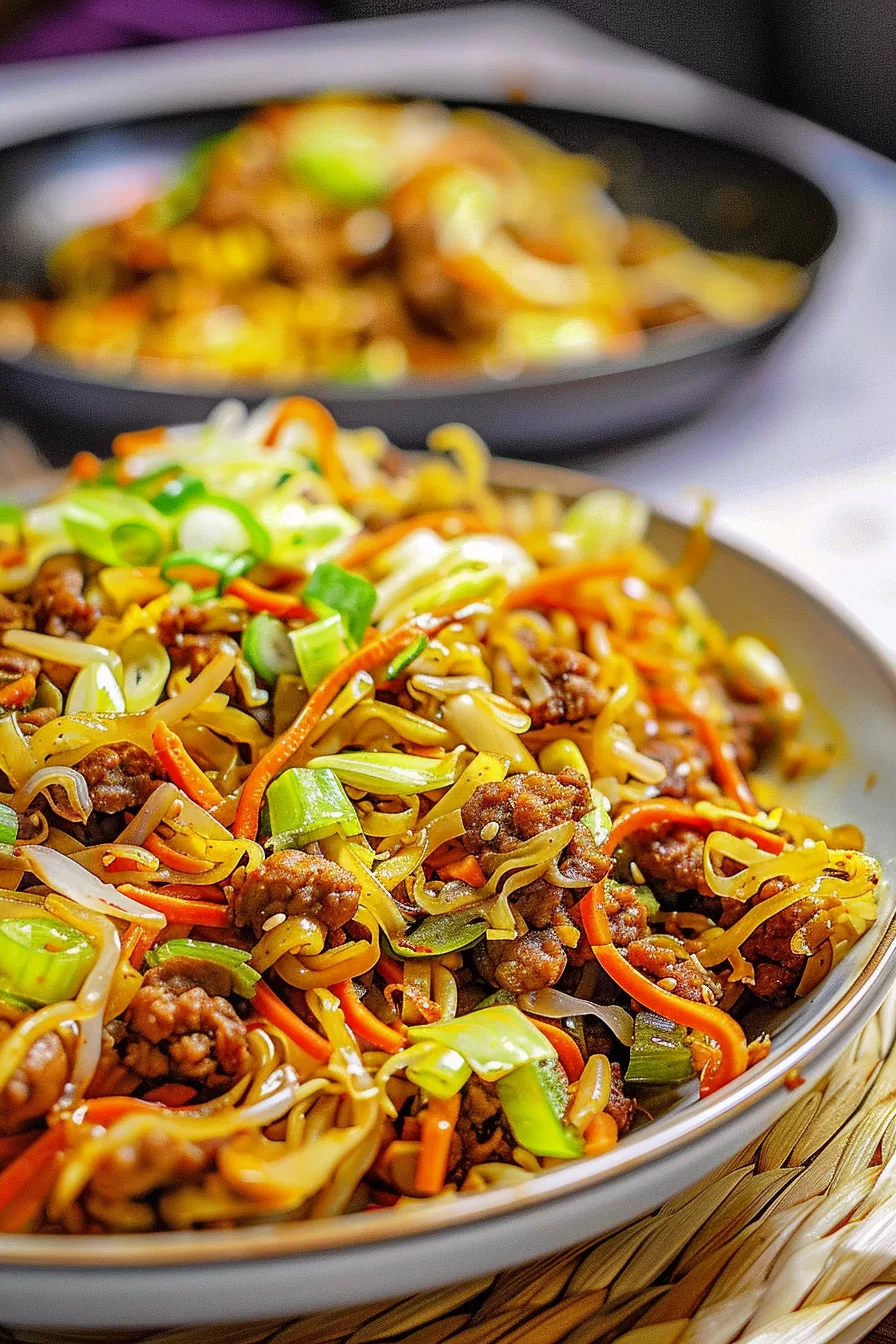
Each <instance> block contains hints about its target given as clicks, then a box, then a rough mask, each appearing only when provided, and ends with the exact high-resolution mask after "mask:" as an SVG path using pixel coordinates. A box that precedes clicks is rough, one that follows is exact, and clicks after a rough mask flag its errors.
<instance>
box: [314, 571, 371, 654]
mask: <svg viewBox="0 0 896 1344" xmlns="http://www.w3.org/2000/svg"><path fill="white" fill-rule="evenodd" d="M302 599H303V601H305V602H307V603H308V606H309V607H310V608H311V610H312V611H314V612H317V614H318V615H319V616H326V615H327V613H328V612H331V611H337V612H338V613H339V615H340V616H341V617H342V623H343V625H344V626H345V629H346V632H347V633H348V637H349V639H350V640H351V641H352V642H353V643H354V644H360V643H361V640H362V639H363V638H364V632H365V630H366V629H367V627H368V625H369V624H370V618H371V616H372V615H373V609H374V607H375V606H376V589H375V588H374V586H373V584H372V583H370V582H369V581H368V580H367V579H362V578H361V577H360V575H358V574H350V573H349V571H348V570H347V569H340V567H339V565H331V564H329V563H325V564H322V565H318V566H317V569H315V571H314V573H313V574H312V575H311V578H310V579H309V580H308V582H307V583H306V585H305V589H304V592H303V593H302Z"/></svg>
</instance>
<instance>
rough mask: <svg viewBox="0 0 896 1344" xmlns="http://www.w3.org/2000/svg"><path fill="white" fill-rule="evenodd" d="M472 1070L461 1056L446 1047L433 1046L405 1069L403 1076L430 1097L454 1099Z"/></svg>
mask: <svg viewBox="0 0 896 1344" xmlns="http://www.w3.org/2000/svg"><path fill="white" fill-rule="evenodd" d="M472 1072H473V1070H472V1069H471V1068H470V1066H469V1064H468V1063H467V1061H466V1060H465V1059H464V1057H463V1055H460V1054H458V1052H457V1051H456V1050H451V1049H449V1048H448V1047H446V1046H442V1045H434V1046H433V1047H432V1049H431V1050H428V1051H427V1052H426V1054H425V1055H423V1056H422V1057H421V1058H420V1059H418V1060H417V1062H416V1063H414V1064H409V1065H408V1067H407V1068H406V1069H405V1076H406V1077H407V1078H408V1079H409V1080H410V1081H411V1082H412V1083H414V1084H416V1086H417V1087H422V1088H423V1090H424V1092H428V1093H429V1094H430V1096H432V1097H454V1096H456V1095H457V1093H458V1092H459V1091H460V1090H461V1088H462V1087H463V1085H464V1083H466V1081H467V1079H468V1078H469V1077H470V1074H471V1073H472Z"/></svg>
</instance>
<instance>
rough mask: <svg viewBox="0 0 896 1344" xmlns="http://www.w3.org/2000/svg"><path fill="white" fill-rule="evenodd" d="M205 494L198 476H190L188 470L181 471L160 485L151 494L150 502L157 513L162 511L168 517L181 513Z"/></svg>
mask: <svg viewBox="0 0 896 1344" xmlns="http://www.w3.org/2000/svg"><path fill="white" fill-rule="evenodd" d="M204 494H205V486H204V485H203V483H202V481H200V479H199V477H198V476H191V475H190V474H189V472H186V471H185V472H182V473H181V474H180V475H179V476H175V477H174V479H173V480H169V481H167V482H166V483H165V485H163V486H162V488H161V490H159V492H158V493H157V494H155V495H153V496H152V498H151V500H150V503H151V504H152V506H153V508H154V509H158V511H159V513H164V514H165V516H166V517H168V518H170V517H172V516H173V515H174V514H176V513H183V511H184V509H186V508H187V507H188V506H189V505H191V504H195V503H196V501H197V500H198V499H201V498H202V496H203V495H204Z"/></svg>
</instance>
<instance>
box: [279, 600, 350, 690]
mask: <svg viewBox="0 0 896 1344" xmlns="http://www.w3.org/2000/svg"><path fill="white" fill-rule="evenodd" d="M289 638H290V641H291V643H292V647H293V650H294V652H295V655H296V661H297V662H298V664H299V671H300V672H301V674H302V680H303V681H304V683H305V685H306V686H307V688H308V690H309V691H313V690H314V688H315V686H319V685H320V683H321V682H322V681H323V679H324V677H327V676H329V675H330V673H331V672H332V671H333V670H334V668H337V667H338V666H339V664H340V663H341V662H342V660H343V658H344V657H345V655H346V651H347V650H346V647H345V628H344V626H343V624H342V617H341V616H340V615H339V613H338V612H335V611H334V612H333V614H332V616H324V617H323V619H322V620H319V621H314V622H313V623H312V624H311V625H303V626H302V628H301V629H300V630H291V631H290V632H289Z"/></svg>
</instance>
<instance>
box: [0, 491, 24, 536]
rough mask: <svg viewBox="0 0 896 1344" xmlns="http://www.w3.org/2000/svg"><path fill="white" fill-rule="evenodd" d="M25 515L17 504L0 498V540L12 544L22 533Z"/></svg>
mask: <svg viewBox="0 0 896 1344" xmlns="http://www.w3.org/2000/svg"><path fill="white" fill-rule="evenodd" d="M24 525H25V515H24V513H23V512H22V510H21V509H20V508H19V506H18V504H10V503H8V502H7V501H5V500H0V540H2V541H4V542H6V543H7V544H8V545H11V546H14V545H16V543H17V542H18V540H19V538H20V537H21V535H22V528H23V527H24Z"/></svg>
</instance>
